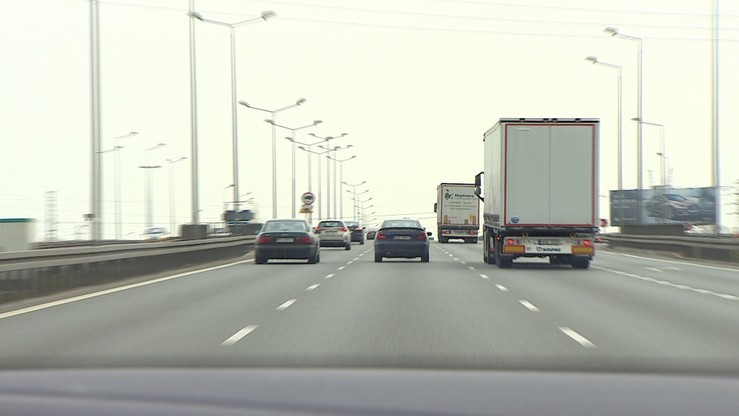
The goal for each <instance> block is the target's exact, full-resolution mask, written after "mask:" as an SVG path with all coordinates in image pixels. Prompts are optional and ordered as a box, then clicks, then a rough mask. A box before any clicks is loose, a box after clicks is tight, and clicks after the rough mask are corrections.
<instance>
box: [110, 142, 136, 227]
mask: <svg viewBox="0 0 739 416" xmlns="http://www.w3.org/2000/svg"><path fill="white" fill-rule="evenodd" d="M137 134H139V132H137V131H132V132H130V133H128V134H124V135H123V136H118V137H114V138H113V139H114V140H123V139H125V138H128V137H133V136H135V135H137ZM123 148H124V147H123V146H115V149H117V150H118V151H116V152H115V173H114V175H115V179H114V181H115V183H114V188H113V193H114V199H115V201H114V206H115V238H116V240H120V239H121V238H123V229H122V228H123V220H122V213H121V212H122V206H121V205H122V202H121V201H122V199H121V189H122V185H121V181H122V180H121V154H120V151H121V150H122V149H123Z"/></svg>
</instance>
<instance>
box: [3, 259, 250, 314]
mask: <svg viewBox="0 0 739 416" xmlns="http://www.w3.org/2000/svg"><path fill="white" fill-rule="evenodd" d="M252 261H253V260H242V261H237V262H233V263H228V264H222V265H220V266H214V267H207V268H205V269H198V270H192V271H189V272H184V273H177V274H173V275H171V276H165V277H160V278H157V279H153V280H147V281H145V282H139V283H133V284H130V285H125V286H119V287H114V288H112V289H105V290H101V291H99V292H93V293H88V294H86V295H79V296H74V297H71V298H67V299H60V300H55V301H53V302H47V303H42V304H41V305H35V306H28V307H25V308H22V309H16V310H14V311H9V312H5V313H0V319H5V318H10V317H13V316H18V315H23V314H25V313H30V312H36V311H40V310H43V309H48V308H53V307H55V306H60V305H66V304H68V303H72V302H79V301H81V300H86V299H92V298H96V297H98V296H104V295H110V294H113V293H118V292H122V291H124V290H128V289H135V288H137V287H143V286H148V285H153V284H155V283H161V282H166V281H168V280H173V279H179V278H180V277H187V276H192V275H194V274H198V273H204V272H209V271H211V270H218V269H224V268H226V267H232V266H236V265H239V264H244V263H250V262H252Z"/></svg>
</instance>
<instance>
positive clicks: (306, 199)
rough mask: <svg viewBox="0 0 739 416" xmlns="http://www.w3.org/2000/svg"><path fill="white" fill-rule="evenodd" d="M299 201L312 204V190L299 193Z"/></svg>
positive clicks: (314, 197)
mask: <svg viewBox="0 0 739 416" xmlns="http://www.w3.org/2000/svg"><path fill="white" fill-rule="evenodd" d="M300 201H301V202H302V203H303V204H305V205H313V203H314V202H316V196H315V195H313V192H306V193H304V194H303V195H300Z"/></svg>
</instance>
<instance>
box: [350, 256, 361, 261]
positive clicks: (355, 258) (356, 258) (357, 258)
mask: <svg viewBox="0 0 739 416" xmlns="http://www.w3.org/2000/svg"><path fill="white" fill-rule="evenodd" d="M360 256H361V254H360ZM357 260H359V257H354V260H352V261H357Z"/></svg>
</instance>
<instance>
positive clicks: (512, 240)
mask: <svg viewBox="0 0 739 416" xmlns="http://www.w3.org/2000/svg"><path fill="white" fill-rule="evenodd" d="M515 243H516V241H515V240H514V239H512V238H509V239H508V240H506V244H508V245H509V246H512V245H513V244H515Z"/></svg>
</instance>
